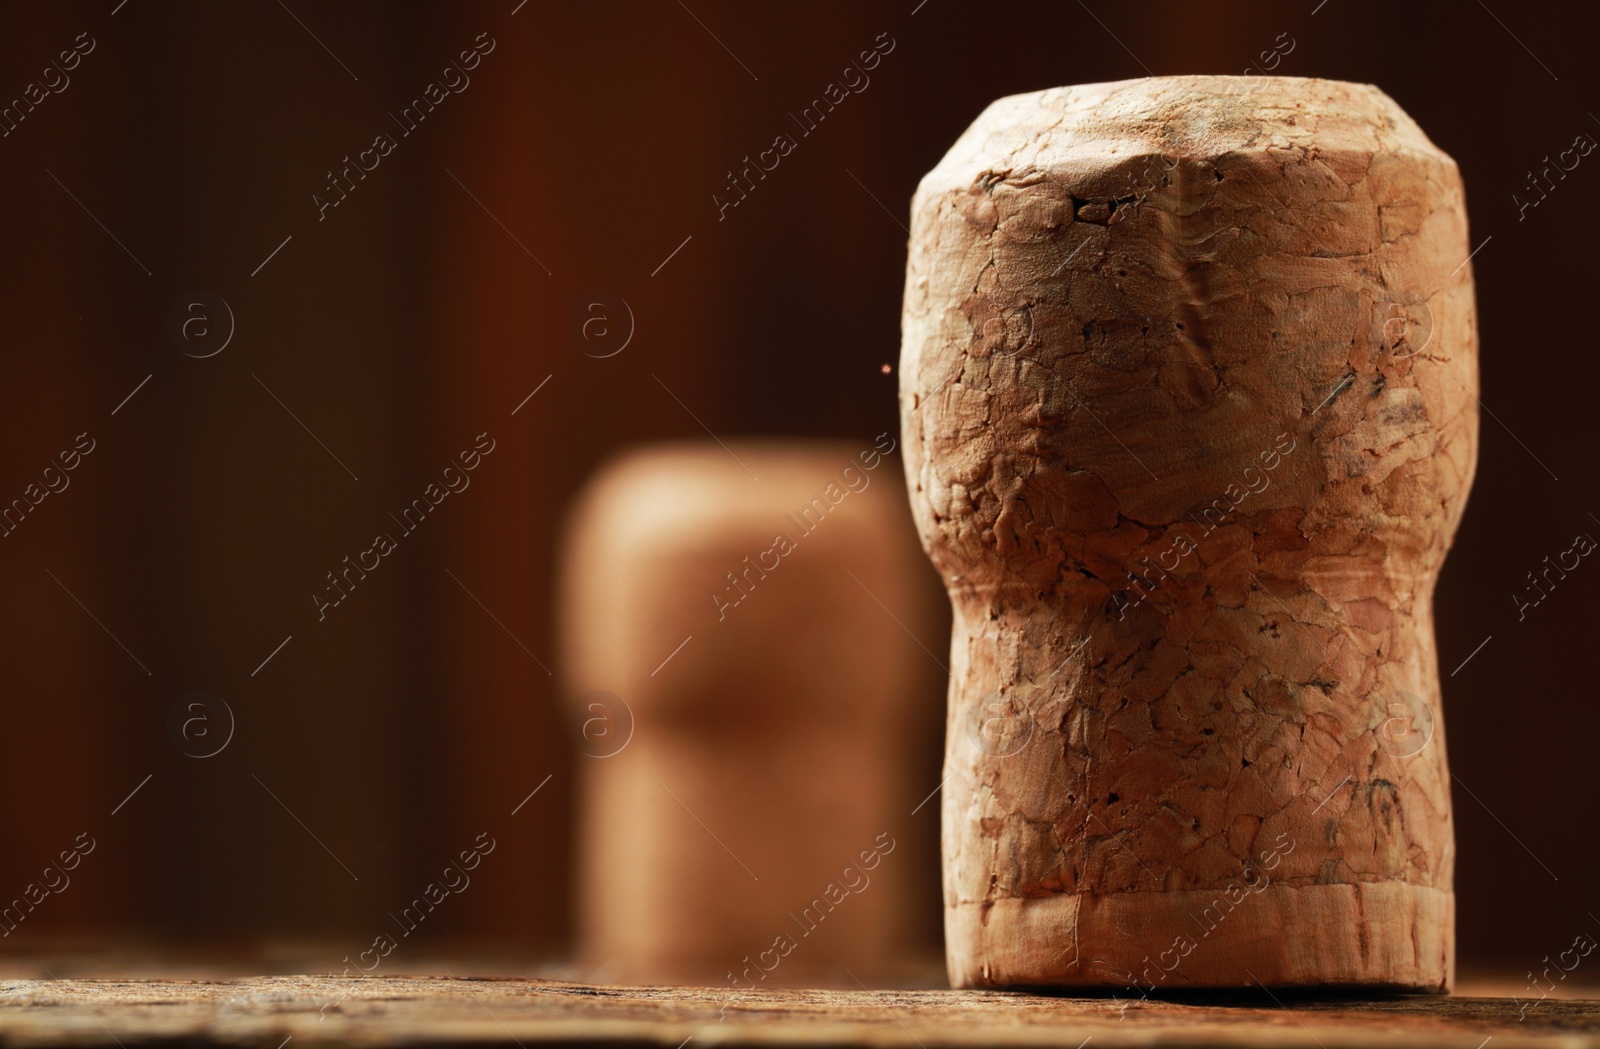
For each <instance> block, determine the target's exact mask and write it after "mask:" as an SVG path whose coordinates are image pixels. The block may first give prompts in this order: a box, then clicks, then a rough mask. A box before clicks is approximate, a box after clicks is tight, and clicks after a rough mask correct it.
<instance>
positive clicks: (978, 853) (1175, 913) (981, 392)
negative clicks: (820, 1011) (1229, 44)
mask: <svg viewBox="0 0 1600 1049" xmlns="http://www.w3.org/2000/svg"><path fill="white" fill-rule="evenodd" d="M912 218H913V226H912V234H911V242H910V256H909V262H908V267H907V279H906V296H905V305H904V316H903V338H904V344H903V350H902V355H901V379H900V383H901V386H900V401H901V404H900V409H901V420H902V429H903V433H904V453H905V464H906V472H907V479H908V485H909V489H910V495H911V502H912V507H913V511H914V515H915V518H916V521H917V525H918V528H919V530H920V533H921V535H922V540H923V545H924V548H925V549H926V551H927V553H928V554H929V556H930V557H931V558H932V560H933V562H934V564H935V566H936V567H937V568H938V570H939V572H940V573H941V575H942V576H943V578H944V580H945V583H946V587H947V589H948V592H949V595H950V599H951V603H952V606H953V609H954V618H955V626H954V636H953V638H952V644H951V671H952V676H951V686H950V697H949V698H950V702H949V711H948V725H947V729H948V732H947V737H948V742H947V749H946V766H945V772H946V774H947V776H948V779H947V782H946V785H945V789H944V792H943V800H942V804H943V827H944V830H943V849H944V891H945V905H946V939H947V955H948V962H949V967H950V973H951V978H952V982H953V984H954V985H955V986H957V987H976V986H994V985H1027V984H1039V985H1068V986H1071V985H1104V986H1127V987H1129V988H1130V989H1131V988H1143V989H1146V990H1148V989H1150V988H1179V987H1207V986H1239V985H1246V984H1253V983H1256V982H1258V981H1259V982H1262V983H1265V984H1268V985H1274V984H1276V985H1284V986H1289V985H1338V984H1344V985H1380V986H1390V987H1402V988H1408V989H1419V990H1435V991H1437V990H1444V989H1447V988H1448V987H1449V985H1450V982H1451V980H1452V978H1453V954H1454V948H1453V908H1454V903H1453V896H1452V894H1451V869H1452V864H1453V839H1452V830H1451V814H1450V798H1449V795H1450V790H1449V788H1450V777H1449V772H1448V769H1447V765H1446V759H1445V746H1444V735H1443V721H1442V717H1441V711H1440V704H1439V675H1438V668H1437V657H1436V653H1435V648H1434V639H1433V622H1432V607H1431V605H1432V595H1433V589H1434V584H1435V580H1436V578H1437V575H1438V572H1439V569H1440V566H1441V564H1442V563H1443V560H1444V557H1445V553H1446V550H1447V549H1448V547H1449V545H1450V542H1451V539H1452V537H1453V535H1454V533H1455V530H1456V526H1457V524H1458V522H1459V520H1460V516H1461V513H1462V510H1463V507H1464V504H1465V501H1466V496H1467V491H1468V488H1469V486H1470V484H1471V480H1472V474H1473V469H1474V465H1475V457H1476V445H1477V425H1478V424H1477V412H1476V407H1477V401H1476V397H1475V393H1476V389H1477V381H1478V380H1477V365H1476V347H1477V333H1476V327H1475V318H1474V312H1473V293H1472V277H1471V268H1470V266H1469V265H1465V264H1464V260H1465V259H1466V258H1467V255H1468V251H1469V247H1468V240H1467V229H1466V219H1465V208H1464V203H1463V195H1462V186H1461V181H1460V177H1459V175H1458V173H1457V170H1456V166H1455V164H1454V162H1453V161H1452V160H1451V159H1450V158H1449V157H1448V156H1446V155H1445V154H1444V153H1442V152H1441V151H1440V150H1439V149H1437V148H1436V147H1435V146H1434V145H1433V144H1432V143H1430V142H1429V141H1428V139H1427V138H1426V137H1425V136H1424V135H1423V133H1422V132H1421V131H1420V130H1419V129H1418V128H1417V126H1416V124H1415V123H1414V122H1413V121H1412V120H1411V119H1410V118H1409V117H1407V116H1406V115H1405V114H1404V113H1403V112H1402V111H1401V110H1400V109H1399V107H1398V106H1396V105H1395V104H1394V102H1392V101H1391V100H1390V99H1388V98H1387V97H1386V96H1385V95H1383V94H1382V93H1381V92H1380V91H1378V90H1377V89H1376V88H1373V87H1370V86H1365V85H1357V84H1347V83H1339V82H1331V81H1322V80H1302V79H1286V78H1268V79H1265V80H1261V79H1251V80H1244V79H1241V78H1230V77H1168V78H1151V79H1145V80H1138V81H1127V82H1122V83H1114V84H1095V85H1085V86H1079V87H1071V88H1062V89H1055V90H1049V91H1042V92H1038V93H1035V94H1029V95H1020V96H1016V97H1012V98H1006V99H1002V100H1000V101H998V102H996V103H994V104H993V105H992V106H990V107H989V109H988V110H987V111H986V112H985V113H984V114H983V115H982V116H981V117H980V118H979V119H978V121H977V122H976V123H974V124H973V125H972V127H971V128H970V129H969V130H968V131H967V132H966V133H965V134H964V135H963V136H962V137H961V138H960V140H959V141H958V142H957V143H956V144H955V145H954V147H952V149H951V150H950V152H949V154H948V155H947V156H946V157H945V158H944V159H943V160H942V161H941V162H940V163H939V165H938V166H937V167H936V168H934V170H933V171H932V172H930V173H929V174H928V175H927V176H926V177H925V178H924V179H923V181H922V183H921V185H920V187H919V189H918V191H917V193H916V196H915V199H914V202H913V205H912ZM1163 952H1165V953H1163Z"/></svg>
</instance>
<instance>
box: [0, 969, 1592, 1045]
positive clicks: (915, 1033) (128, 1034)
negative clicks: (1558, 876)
mask: <svg viewBox="0 0 1600 1049" xmlns="http://www.w3.org/2000/svg"><path fill="white" fill-rule="evenodd" d="M330 1003H336V1004H330ZM324 1006H327V1008H324ZM1517 1015H1518V1009H1517V1007H1516V1005H1515V1004H1514V1003H1513V1002H1512V1000H1511V999H1509V998H1491V997H1453V998H1446V997H1394V998H1386V999H1377V1000H1365V1001H1353V1000H1340V999H1331V998H1307V997H1288V996H1285V995H1282V994H1280V995H1279V996H1278V997H1277V998H1273V997H1269V996H1267V995H1265V994H1259V995H1248V994H1237V995H1226V996H1222V997H1221V998H1219V997H1218V996H1216V995H1211V996H1208V997H1207V998H1206V999H1204V1001H1200V1000H1190V1001H1161V1002H1157V1001H1143V1002H1141V1001H1129V1000H1126V999H1121V1000H1119V999H1117V998H1114V997H1110V996H1106V997H1099V998H1056V997H1040V996H1037V995H1032V994H1024V993H1017V992H1003V991H829V990H812V991H781V992H773V991H768V992H765V993H756V992H752V993H750V994H748V995H745V996H742V997H736V998H733V999H729V998H728V997H727V996H726V995H725V993H724V992H723V991H721V990H718V989H714V988H681V987H647V988H623V987H605V986H595V985H590V984H579V983H566V982H558V981H546V980H523V979H485V980H473V979H447V978H442V977H441V978H414V977H395V978H368V979H356V980H337V979H322V978H317V977H305V976H283V977H266V978H259V979H247V980H214V981H149V982H116V981H97V980H67V979H64V980H21V981H13V982H9V983H8V985H7V986H5V988H4V990H3V993H0V1043H3V1044H4V1045H7V1046H65V1045H115V1044H118V1043H120V1044H121V1045H122V1046H124V1047H127V1046H133V1045H141V1044H151V1043H154V1042H171V1041H175V1040H179V1039H183V1040H187V1041H189V1042H190V1043H191V1044H197V1045H238V1046H263V1047H268V1049H274V1047H278V1046H280V1045H282V1044H283V1043H284V1042H285V1041H286V1040H287V1039H290V1038H292V1039H293V1042H292V1043H290V1044H291V1045H293V1046H295V1047H297V1049H299V1047H303V1046H307V1045H312V1044H318V1045H356V1044H360V1045H373V1044H403V1045H417V1044H423V1043H442V1042H448V1043H466V1042H485V1043H489V1042H495V1043H505V1044H514V1043H521V1044H522V1045H524V1046H526V1045H548V1044H552V1043H582V1044H588V1045H619V1044H629V1045H660V1046H668V1047H671V1046H679V1045H682V1044H684V1043H685V1042H688V1044H690V1045H706V1044H715V1045H721V1046H735V1045H797V1044H805V1045H841V1046H842V1045H864V1046H921V1047H922V1049H933V1047H935V1046H973V1045H1000V1046H1028V1045H1062V1046H1077V1045H1081V1044H1084V1043H1088V1044H1089V1045H1093V1046H1095V1047H1097V1049H1098V1047H1105V1046H1149V1045H1166V1046H1201V1045H1210V1046H1216V1045H1227V1046H1242V1047H1255V1046H1262V1047H1265V1046H1292V1047H1302V1046H1303V1047H1308V1049H1338V1047H1341V1046H1358V1047H1363V1049H1376V1047H1381V1046H1405V1047H1407V1049H1417V1047H1421V1046H1460V1047H1462V1049H1477V1047H1479V1046H1481V1045H1483V1043H1485V1042H1486V1041H1489V1040H1490V1039H1492V1042H1491V1043H1490V1044H1492V1045H1493V1046H1494V1049H1506V1047H1511V1046H1547V1045H1562V1046H1568V1047H1580V1046H1592V1045H1600V1001H1596V1000H1594V999H1578V1000H1572V999H1569V1000H1549V1001H1546V1002H1543V1003H1541V1004H1540V1005H1539V1007H1538V1008H1537V1009H1534V1010H1530V1011H1529V1012H1528V1014H1527V1017H1526V1019H1525V1020H1523V1021H1521V1022H1518V1019H1517ZM113 1039H115V1041H113ZM690 1039H692V1041H689V1040H690Z"/></svg>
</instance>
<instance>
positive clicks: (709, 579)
mask: <svg viewBox="0 0 1600 1049" xmlns="http://www.w3.org/2000/svg"><path fill="white" fill-rule="evenodd" d="M896 443H897V442H896V440H895V438H894V437H893V436H892V435H888V434H885V435H882V436H881V437H880V438H878V439H877V440H876V441H875V442H874V441H864V442H860V443H858V444H851V443H839V444H833V443H815V442H787V443H786V442H769V443H754V442H752V443H730V444H729V445H728V446H727V447H726V448H724V447H722V446H719V445H718V444H713V443H706V444H699V443H695V444H680V445H665V446H657V447H651V448H647V449H644V450H640V451H636V452H634V453H632V454H629V455H627V456H625V457H624V458H622V459H620V460H618V461H615V462H614V463H613V464H611V465H610V466H609V467H608V468H606V469H604V470H603V471H602V472H601V473H600V474H599V476H597V477H596V478H595V479H594V480H593V481H592V482H591V484H590V485H589V486H588V488H587V489H586V491H585V492H584V494H583V495H582V497H581V499H580V501H579V503H578V505H577V508H576V510H575V512H574V513H573V515H572V518H571V522H570V526H569V530H568V537H567V543H566V552H565V559H564V583H563V588H562V593H563V595H564V596H563V600H562V607H561V620H562V622H563V624H564V638H563V654H564V664H563V677H564V679H565V686H566V689H565V690H566V693H567V695H568V696H569V700H570V708H571V711H572V715H573V719H574V731H575V736H576V738H577V739H578V745H579V750H580V754H579V756H578V758H577V761H578V764H579V766H580V767H579V773H580V776H581V791H580V793H581V798H582V800H581V809H580V816H579V821H578V822H579V838H580V840H579V843H578V853H579V862H578V873H577V891H578V895H579V912H578V913H579V923H578V924H579V955H580V958H581V959H582V961H583V962H585V963H586V964H589V965H592V966H594V967H596V968H595V969H594V971H595V972H596V974H597V976H600V977H603V978H605V979H610V980H617V981H622V982H709V983H714V984H717V985H727V986H729V987H735V988H749V987H755V986H773V985H778V984H791V985H792V984H793V983H795V982H796V981H799V982H806V981H808V980H815V979H817V978H819V976H821V975H825V974H828V973H830V972H838V971H839V969H840V968H841V967H844V968H848V969H850V970H851V971H852V972H855V973H857V974H858V975H860V976H861V977H862V978H867V979H870V978H871V977H870V976H869V975H868V974H869V973H875V972H878V971H881V970H883V969H884V968H885V967H890V968H892V967H894V966H895V965H897V964H899V961H900V959H902V957H903V956H904V954H905V952H906V950H907V947H908V944H911V943H913V942H915V936H914V935H913V933H912V930H911V928H910V925H911V923H912V921H913V918H914V915H913V913H912V912H913V911H914V910H915V906H916V903H917V901H918V900H919V899H920V900H922V901H923V902H924V903H926V904H930V905H931V903H932V900H931V891H929V892H923V893H922V895H920V896H919V891H920V890H919V888H918V887H919V886H926V888H927V889H928V890H931V888H932V884H933V878H932V877H931V875H932V864H931V843H927V845H926V847H925V848H924V851H923V864H924V869H922V870H917V869H915V866H914V863H913V862H911V861H913V860H914V859H915V857H916V849H915V848H914V847H912V846H910V845H908V842H907V822H908V821H907V813H908V812H909V811H910V809H911V807H912V806H913V805H915V803H916V799H917V797H920V796H921V795H922V794H925V793H926V788H928V787H930V786H931V785H932V784H925V783H922V782H921V780H922V779H931V778H933V777H934V775H935V773H936V771H937V766H936V764H934V763H933V762H932V761H931V760H930V759H931V757H932V752H933V751H934V750H935V749H936V747H937V743H936V741H935V739H934V738H933V737H932V736H931V735H930V734H928V733H927V732H926V726H927V725H928V722H929V716H930V714H931V713H932V710H933V709H936V706H937V696H938V691H939V688H940V687H941V686H942V681H943V674H942V672H937V673H936V676H934V677H932V678H931V679H930V674H929V668H934V669H935V670H936V666H935V664H934V663H933V662H932V661H931V657H930V656H929V655H928V654H927V653H926V652H925V651H923V650H922V649H921V648H919V647H918V643H917V642H916V641H915V640H914V639H913V638H912V637H911V636H909V634H910V633H915V632H918V631H923V632H927V631H926V630H925V628H926V625H927V624H928V623H929V622H930V618H931V617H930V615H929V611H930V608H931V606H932V604H933V603H934V602H937V601H938V596H937V587H936V584H934V583H933V582H932V576H931V573H929V572H928V571H927V566H926V564H925V562H924V561H923V559H922V557H921V554H920V552H919V551H918V550H917V545H916V535H915V532H914V530H913V528H912V524H911V521H910V517H909V515H908V514H907V513H906V508H905V488H904V484H903V481H902V479H901V475H900V465H899V462H898V457H897V456H893V455H892V454H890V453H892V452H893V451H894V450H895V445H896ZM757 478H759V480H758V479H757ZM930 590H931V594H930ZM930 599H931V600H930ZM929 636H931V634H930V635H929ZM930 685H931V687H930ZM919 701H920V702H919ZM919 706H920V708H921V715H920V716H916V715H917V708H918V707H919ZM919 745H920V746H921V748H922V749H921V750H920V754H921V755H923V757H921V758H920V760H919ZM914 771H920V773H921V775H920V777H918V779H917V781H916V782H912V781H911V777H912V775H913V772H914ZM934 782H937V780H936V779H934ZM919 788H922V789H920V790H919ZM908 799H909V800H908ZM923 815H924V816H926V815H928V813H927V812H924V813H923Z"/></svg>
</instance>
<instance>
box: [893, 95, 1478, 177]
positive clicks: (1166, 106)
mask: <svg viewBox="0 0 1600 1049" xmlns="http://www.w3.org/2000/svg"><path fill="white" fill-rule="evenodd" d="M1313 147H1314V148H1315V149H1316V150H1317V151H1319V152H1323V153H1350V154H1356V155H1361V154H1365V155H1372V154H1375V153H1417V154H1424V155H1428V156H1431V157H1433V158H1436V159H1437V160H1439V161H1440V162H1442V163H1445V164H1448V165H1451V166H1452V167H1453V166H1454V162H1453V161H1451V160H1450V158H1449V156H1447V155H1446V154H1445V153H1444V152H1443V151H1442V150H1440V149H1439V148H1438V147H1437V146H1435V145H1434V144H1433V143H1432V142H1431V141H1429V139H1428V136H1427V135H1425V134H1424V133H1423V132H1422V129H1421V128H1420V127H1418V126H1417V123H1416V121H1414V120H1412V119H1411V118H1410V117H1409V116H1407V115H1406V113H1405V111H1404V110H1402V109H1401V108H1400V107H1399V106H1398V105H1397V104H1396V103H1395V102H1394V100H1393V99H1391V98H1390V97H1389V96H1388V95H1386V94H1384V93H1383V92H1382V91H1380V90H1378V89H1377V88H1376V87H1374V86H1372V85H1371V84H1355V83H1350V82H1348V81H1343V80H1321V79H1315V78H1306V77H1243V76H1170V77H1145V78H1143V79H1139V80H1119V81H1114V82H1111V83H1103V84H1077V85H1074V86H1070V87H1056V88H1050V89H1048V90H1045V91H1034V92H1030V93H1027V94H1021V95H1011V96H1009V97H1006V98H1002V99H999V100H997V101H995V102H993V103H991V104H990V105H989V107H988V108H987V109H986V110H984V112H983V114H982V115H981V116H980V117H979V118H978V119H977V120H976V121H975V122H974V123H973V124H972V126H971V127H969V128H968V129H967V131H966V132H965V133H964V134H963V135H962V136H961V137H960V138H959V139H958V140H957V141H956V143H955V145H954V146H952V147H951V148H950V151H949V152H948V153H947V154H946V155H945V157H944V159H943V160H941V161H940V162H939V164H938V166H937V167H935V168H934V169H933V170H932V171H930V172H929V173H928V174H927V175H926V176H925V177H924V178H923V180H922V184H921V186H920V187H919V193H923V194H926V193H934V192H942V191H945V190H949V189H955V188H959V187H964V186H967V185H969V184H970V183H971V182H972V181H973V180H974V179H975V178H977V177H981V176H982V175H983V174H984V173H986V172H993V173H994V174H995V175H996V176H1000V177H1007V176H1012V177H1014V176H1015V175H1017V174H1018V173H1021V172H1027V171H1030V170H1037V171H1044V172H1057V171H1063V170H1065V171H1083V170H1084V169H1086V168H1097V167H1102V166H1105V165H1108V164H1118V163H1125V162H1127V161H1129V160H1130V159H1131V158H1136V157H1141V156H1149V155H1154V154H1161V155H1165V156H1179V157H1187V158H1194V159H1202V160H1204V159H1215V158H1217V157H1221V156H1224V155H1226V154H1229V153H1235V152H1263V151H1271V150H1301V149H1307V148H1313Z"/></svg>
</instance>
